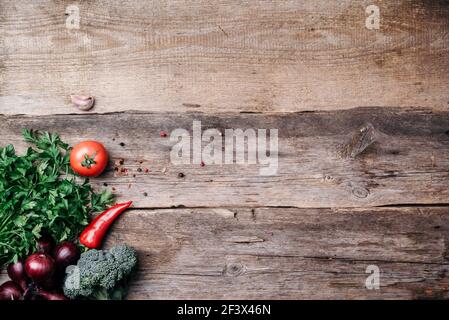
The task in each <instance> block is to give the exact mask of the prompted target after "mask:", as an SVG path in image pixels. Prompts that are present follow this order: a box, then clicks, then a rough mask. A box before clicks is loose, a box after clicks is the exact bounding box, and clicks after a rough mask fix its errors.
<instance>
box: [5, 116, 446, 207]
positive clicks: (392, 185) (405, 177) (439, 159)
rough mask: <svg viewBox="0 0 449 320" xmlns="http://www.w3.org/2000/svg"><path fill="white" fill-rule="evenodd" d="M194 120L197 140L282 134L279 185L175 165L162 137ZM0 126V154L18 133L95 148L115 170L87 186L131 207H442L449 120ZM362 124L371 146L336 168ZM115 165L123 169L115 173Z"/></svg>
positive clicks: (116, 119)
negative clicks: (250, 131)
mask: <svg viewBox="0 0 449 320" xmlns="http://www.w3.org/2000/svg"><path fill="white" fill-rule="evenodd" d="M193 120H200V121H201V122H202V126H203V130H204V129H206V128H217V129H218V130H219V131H220V132H224V129H225V128H242V129H247V128H255V129H258V128H267V129H271V128H276V129H279V160H278V161H279V166H278V172H277V175H275V176H261V175H260V174H259V168H260V167H261V166H260V165H237V164H234V165H229V164H228V165H224V164H223V165H206V166H205V167H201V166H200V165H199V164H187V165H173V164H172V163H171V161H170V150H171V146H172V145H174V144H175V142H170V139H169V138H168V137H167V138H163V137H160V136H159V132H160V130H166V131H167V132H168V133H169V134H170V132H171V131H172V130H174V129H176V128H185V129H187V130H189V131H190V130H191V129H192V121H193ZM0 121H1V123H2V126H1V127H0V145H1V146H4V145H6V144H7V143H13V144H14V145H15V146H16V147H17V148H18V149H19V150H24V147H25V146H26V144H25V143H24V142H23V141H22V137H21V130H22V129H23V128H33V129H39V130H51V131H54V132H58V133H60V134H61V135H62V137H63V138H64V140H66V141H68V142H69V143H71V144H74V143H76V142H79V141H81V140H89V139H98V140H100V141H102V142H103V143H104V144H105V145H106V147H107V149H108V150H109V151H110V153H111V156H112V158H113V161H112V162H113V163H111V165H110V167H109V169H108V170H107V172H106V173H104V174H103V175H102V176H101V177H99V178H97V179H93V183H94V184H95V185H97V186H102V185H103V183H106V184H108V188H112V189H113V190H114V192H115V193H116V194H117V196H118V198H119V199H123V200H127V199H130V200H133V201H135V205H136V206H137V207H153V208H154V207H171V206H186V207H203V206H205V207H219V206H295V207H360V206H377V205H390V204H416V203H420V204H439V203H447V202H448V201H447V199H448V197H449V190H448V188H447V185H448V182H449V173H448V172H449V161H448V157H447V150H448V149H449V136H448V134H447V132H448V129H449V113H448V112H430V111H428V110H416V109H413V110H404V109H394V110H393V109H388V110H387V109H383V108H372V109H367V108H361V109H352V110H347V111H338V112H318V113H315V112H313V113H310V112H308V113H295V114H291V113H290V114H283V115H262V114H241V115H228V114H221V115H213V116H209V115H204V114H181V115H175V114H169V115H165V114H143V113H142V114H139V113H118V114H106V115H96V114H92V115H84V116H82V115H72V116H70V117H67V116H63V115H60V116H42V117H35V116H33V117H27V116H16V117H1V118H0ZM367 122H369V123H371V124H372V125H373V126H374V128H375V130H376V132H377V134H378V138H377V139H378V140H377V142H375V143H374V144H372V145H370V146H369V147H368V148H367V149H366V150H365V151H364V152H362V153H361V154H360V155H358V156H357V157H356V158H354V159H352V158H342V157H341V155H340V153H339V152H340V150H341V148H342V144H343V143H344V142H345V141H347V140H348V139H349V140H350V139H351V136H352V135H353V132H355V131H357V130H358V128H359V127H360V126H361V125H362V124H364V123H367ZM119 159H123V161H124V164H123V165H118V167H117V170H114V163H116V164H117V162H119ZM146 168H148V172H145V171H146V170H145V169H146ZM122 171H126V172H122ZM180 172H182V173H184V177H183V178H180V177H179V176H178V174H179V173H180ZM144 193H147V194H148V196H144Z"/></svg>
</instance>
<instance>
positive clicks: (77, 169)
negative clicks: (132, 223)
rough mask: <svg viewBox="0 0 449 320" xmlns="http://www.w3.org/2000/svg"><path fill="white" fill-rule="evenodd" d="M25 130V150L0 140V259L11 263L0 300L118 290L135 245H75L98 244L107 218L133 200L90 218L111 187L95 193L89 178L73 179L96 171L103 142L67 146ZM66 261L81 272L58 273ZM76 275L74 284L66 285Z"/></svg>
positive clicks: (102, 163) (109, 294) (107, 295)
mask: <svg viewBox="0 0 449 320" xmlns="http://www.w3.org/2000/svg"><path fill="white" fill-rule="evenodd" d="M23 136H24V139H25V141H26V142H29V143H30V144H32V145H33V147H29V148H28V150H27V151H26V153H25V155H22V156H19V155H17V154H16V152H15V150H14V147H13V146H12V145H8V146H6V147H4V148H0V267H1V266H4V265H7V264H9V265H8V268H7V271H8V275H9V277H10V279H11V281H7V282H5V283H4V284H2V285H1V286H0V300H18V299H23V300H27V299H46V300H66V299H68V298H67V297H69V298H85V299H87V298H88V299H100V298H101V299H121V298H123V297H124V295H125V293H126V285H125V284H126V279H127V278H128V277H129V275H130V273H131V271H132V270H133V269H134V266H135V265H136V263H137V257H136V253H135V251H134V250H133V249H132V248H130V247H128V246H126V245H120V246H117V247H114V248H112V249H111V250H109V251H103V250H95V249H93V250H90V251H87V252H84V253H83V254H81V250H80V247H81V249H83V250H88V249H89V248H99V247H100V245H101V242H102V239H103V237H104V236H105V234H106V232H107V230H108V229H109V227H110V226H111V224H112V222H113V221H114V220H115V219H116V218H117V217H118V216H119V215H120V214H121V213H122V212H123V211H124V210H125V209H127V208H128V207H130V206H131V204H132V202H126V203H123V204H117V205H114V206H112V207H111V208H109V209H107V210H106V211H104V212H103V213H102V214H100V215H98V216H97V218H95V219H94V220H93V221H92V223H91V224H90V225H88V224H89V214H90V213H91V212H99V211H103V210H105V209H106V208H107V207H108V206H109V205H111V204H112V203H113V199H112V194H111V193H110V192H108V191H104V192H102V193H95V192H94V191H93V190H92V187H91V186H90V184H89V180H88V179H85V180H84V181H83V182H81V183H78V182H77V179H76V177H77V175H81V176H84V177H96V176H98V175H100V174H101V173H102V172H103V170H104V169H105V168H106V166H107V163H108V153H107V151H106V149H105V148H104V146H103V145H102V144H101V143H99V142H95V141H85V142H82V143H80V144H79V145H77V146H75V147H74V148H73V149H71V148H69V146H68V145H67V144H65V143H64V142H62V141H61V139H60V137H59V136H58V135H57V134H52V133H48V132H42V133H39V132H35V131H31V130H24V132H23ZM86 225H88V226H87V228H86ZM83 229H84V231H83ZM80 234H81V237H80V238H79V243H80V244H77V243H78V241H76V242H75V240H76V239H77V238H78V236H79V235H80ZM55 243H59V244H58V245H57V246H55ZM80 257H81V258H80ZM75 266H76V267H75ZM67 267H70V268H71V270H73V268H75V269H76V270H78V271H79V275H80V276H81V277H79V278H74V277H73V274H72V273H69V275H68V276H67V277H66V278H67V279H64V277H65V272H66V269H67V270H68V269H69V268H67ZM76 279H78V280H79V283H78V285H77V286H75V287H73V286H72V287H69V286H68V284H73V281H74V280H76ZM63 293H65V294H66V295H67V297H66V296H65V295H64V294H63Z"/></svg>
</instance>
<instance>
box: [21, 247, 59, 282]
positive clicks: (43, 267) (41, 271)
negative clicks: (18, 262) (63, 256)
mask: <svg viewBox="0 0 449 320" xmlns="http://www.w3.org/2000/svg"><path fill="white" fill-rule="evenodd" d="M54 271H55V261H54V260H53V258H52V257H50V256H49V255H48V254H45V253H34V254H32V255H31V256H29V257H28V259H26V261H25V272H26V274H27V275H28V277H30V279H31V280H33V281H34V282H36V283H41V282H44V281H46V280H48V279H50V278H51V276H52V275H53V273H54Z"/></svg>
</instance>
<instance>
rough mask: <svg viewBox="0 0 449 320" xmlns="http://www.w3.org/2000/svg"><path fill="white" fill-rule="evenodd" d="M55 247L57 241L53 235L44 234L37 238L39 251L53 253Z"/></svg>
mask: <svg viewBox="0 0 449 320" xmlns="http://www.w3.org/2000/svg"><path fill="white" fill-rule="evenodd" d="M54 247H55V241H54V240H53V238H52V237H51V236H48V235H44V236H42V237H41V238H40V239H39V240H37V251H38V252H40V253H46V254H51V252H52V251H53V248H54Z"/></svg>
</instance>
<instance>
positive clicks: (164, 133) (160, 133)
mask: <svg viewBox="0 0 449 320" xmlns="http://www.w3.org/2000/svg"><path fill="white" fill-rule="evenodd" d="M159 135H160V136H161V137H162V138H165V137H166V136H167V132H165V131H161V132H159Z"/></svg>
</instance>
